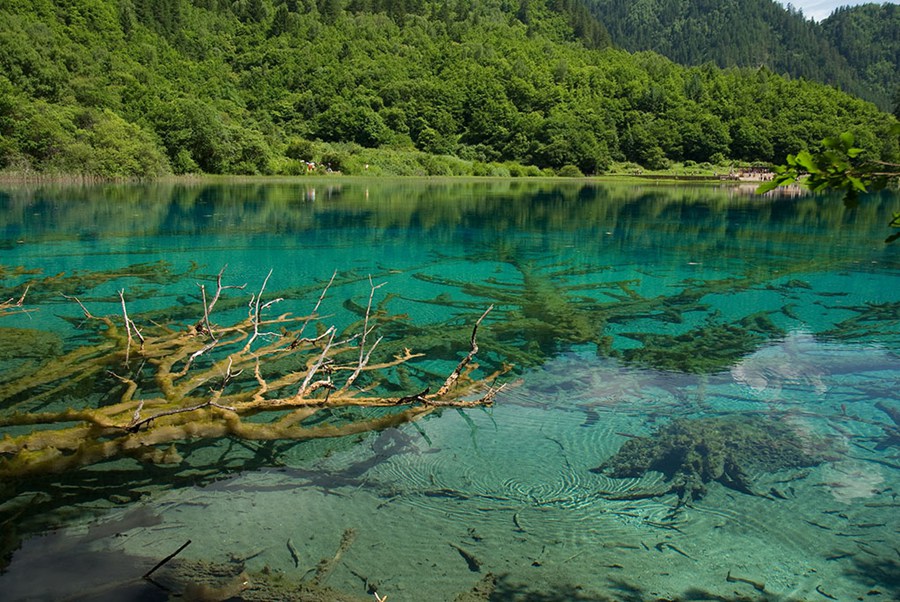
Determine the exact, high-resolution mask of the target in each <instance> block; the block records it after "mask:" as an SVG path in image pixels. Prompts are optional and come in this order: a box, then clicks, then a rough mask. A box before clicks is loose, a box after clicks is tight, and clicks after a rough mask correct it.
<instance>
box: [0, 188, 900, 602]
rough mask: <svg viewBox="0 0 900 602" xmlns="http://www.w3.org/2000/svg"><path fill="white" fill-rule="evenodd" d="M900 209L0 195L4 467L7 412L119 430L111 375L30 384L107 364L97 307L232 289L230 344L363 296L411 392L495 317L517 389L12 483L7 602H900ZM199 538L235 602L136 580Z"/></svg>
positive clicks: (203, 558) (190, 444)
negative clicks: (309, 586)
mask: <svg viewBox="0 0 900 602" xmlns="http://www.w3.org/2000/svg"><path fill="white" fill-rule="evenodd" d="M897 210H900V197H898V196H897V195H896V194H895V193H887V192H886V193H883V194H879V195H872V196H869V197H866V198H864V199H863V200H862V202H861V203H860V205H859V207H857V208H855V209H850V208H847V207H845V206H844V204H843V203H842V202H841V199H840V198H839V197H836V196H835V197H829V196H817V197H813V196H806V195H780V196H765V197H760V196H757V195H754V194H752V190H746V189H741V188H738V187H734V186H715V185H689V186H688V185H677V186H676V185H662V184H652V183H651V184H623V183H608V182H584V181H577V182H576V181H572V182H568V181H518V180H503V181H475V180H473V181H467V180H447V181H428V180H371V181H369V180H354V179H344V178H337V177H335V178H330V179H327V180H312V179H299V180H284V181H256V180H254V181H226V180H222V181H218V180H210V181H207V180H198V181H196V182H176V183H154V184H142V185H137V184H135V185H103V186H79V187H76V186H53V185H34V186H12V185H7V186H0V276H2V280H0V289H2V299H0V301H5V300H6V299H11V300H13V301H15V300H17V299H19V298H20V297H21V296H22V295H23V293H24V295H25V296H24V299H23V303H22V306H21V308H18V309H19V310H27V311H19V310H17V308H11V309H12V311H8V312H5V313H3V314H0V418H2V419H4V420H5V422H2V423H0V424H2V425H6V426H0V440H2V438H3V437H9V438H8V439H6V440H5V441H6V442H5V443H3V445H2V446H0V463H3V462H7V461H10V460H11V459H12V457H13V454H14V452H13V447H12V444H11V443H10V442H12V441H14V439H13V438H14V437H17V436H21V435H22V434H23V433H25V432H27V428H25V427H22V426H15V425H12V424H11V419H10V417H11V416H14V415H15V414H16V412H34V411H58V410H62V409H64V408H66V407H87V406H90V405H91V404H104V403H112V402H110V401H109V399H108V398H109V396H110V395H111V393H110V391H112V390H118V389H115V387H116V386H119V385H120V383H118V381H116V376H115V375H110V373H111V372H114V371H115V369H110V370H108V371H103V372H100V373H97V374H93V373H92V374H91V375H89V376H85V377H84V378H83V379H81V380H78V381H77V382H78V385H77V386H71V387H67V388H65V389H62V390H61V391H60V393H59V394H55V393H53V391H50V392H48V388H49V387H48V385H46V384H43V385H41V384H35V385H34V386H33V387H30V388H29V387H27V386H19V385H18V384H17V383H21V382H27V381H23V380H22V379H23V375H25V374H29V373H40V372H41V371H46V370H51V369H52V366H54V361H55V358H59V357H62V354H64V353H66V352H69V351H71V350H74V349H78V348H79V346H82V345H87V344H96V343H97V340H96V338H91V336H90V335H89V334H88V333H87V332H86V329H85V326H84V316H83V311H84V310H83V309H82V307H83V308H85V309H87V310H88V311H89V312H90V313H91V314H93V315H95V316H104V315H110V316H114V317H115V319H117V320H118V319H120V317H121V315H122V299H124V300H125V302H126V304H127V307H128V313H129V315H130V317H131V318H132V319H133V320H134V322H135V324H136V326H137V327H141V326H142V325H146V326H147V327H148V328H149V327H150V325H157V324H164V323H171V324H173V325H175V324H181V325H185V324H189V323H194V322H197V321H198V320H200V319H201V318H203V315H202V310H200V312H199V313H198V312H197V310H196V309H191V308H196V307H197V304H198V302H199V300H200V298H201V294H202V291H201V288H200V286H199V285H201V284H202V285H203V286H204V290H205V291H206V292H210V291H213V290H215V287H216V275H217V274H219V273H220V271H221V273H222V278H223V282H225V283H226V284H229V285H246V287H245V288H243V289H227V290H225V291H223V301H222V305H221V306H220V307H219V309H217V311H216V313H215V315H214V316H210V317H211V318H213V319H214V320H215V321H216V322H219V323H226V322H229V321H230V320H240V319H241V318H242V317H244V316H246V315H247V312H248V307H249V308H250V310H251V311H252V307H253V304H252V301H250V300H251V299H253V298H254V297H253V296H254V295H257V294H259V293H260V292H262V294H263V297H262V298H264V299H266V300H274V299H276V298H280V299H283V300H281V301H279V302H277V303H273V306H272V309H271V310H270V311H271V312H272V315H274V314H276V313H280V312H292V313H294V314H297V315H305V314H306V313H308V312H311V311H312V308H313V307H314V306H315V304H316V302H317V300H318V299H319V297H320V295H321V293H322V291H323V290H325V289H326V285H327V283H328V282H329V280H331V279H332V277H334V281H333V284H332V285H331V286H330V287H327V295H326V296H325V297H324V299H323V301H322V307H321V308H320V311H319V314H320V319H319V322H320V323H321V324H322V325H323V327H325V326H328V325H332V324H333V325H336V326H337V328H339V329H341V328H345V327H348V326H349V325H351V324H354V323H356V322H358V321H359V320H360V319H361V314H360V308H361V307H362V308H364V307H365V306H366V304H367V303H368V299H369V296H370V294H371V295H372V298H373V303H374V304H375V306H377V312H378V316H381V317H385V316H393V317H394V318H396V319H393V318H392V319H387V318H385V319H384V321H383V323H381V326H382V329H383V334H384V336H385V342H384V343H383V344H384V345H385V346H386V347H385V348H390V347H388V346H389V345H392V344H393V345H396V346H397V348H398V349H399V348H402V347H403V346H409V347H411V350H412V351H413V352H416V353H423V354H424V355H425V357H423V358H418V359H416V360H415V361H414V362H412V363H411V370H410V373H409V374H408V375H407V376H408V378H410V379H411V381H412V385H411V386H419V387H421V386H425V385H423V384H422V383H423V382H425V381H427V380H428V378H430V377H433V375H435V374H447V373H449V371H451V370H452V369H453V367H454V366H455V365H456V363H457V362H458V361H459V360H460V359H461V358H462V357H463V356H465V354H466V352H467V351H468V349H469V334H470V333H471V329H472V326H473V325H474V323H475V321H476V320H477V319H478V317H479V316H481V315H482V314H483V313H484V311H485V310H486V309H487V308H488V307H491V306H492V307H493V309H492V310H491V312H490V313H489V314H488V315H487V317H486V318H485V321H484V323H483V324H482V325H481V327H480V330H479V352H478V356H477V358H478V360H477V361H478V362H479V366H478V368H477V369H476V371H475V373H474V374H475V375H477V376H485V375H487V374H490V373H491V372H492V371H494V370H495V369H499V368H501V367H502V366H504V365H505V364H513V367H512V368H511V369H508V371H507V372H506V373H505V374H504V375H503V376H501V377H500V378H499V379H498V381H497V382H498V384H499V383H505V386H504V388H503V390H501V391H500V393H499V394H498V395H497V396H496V399H495V403H494V404H493V405H492V406H490V407H475V408H470V409H449V408H448V409H445V410H443V411H438V412H433V413H429V414H428V415H427V416H424V417H422V419H420V420H417V421H414V422H410V423H405V424H400V425H399V426H394V427H391V428H386V429H379V430H375V431H371V432H365V433H361V434H357V435H353V436H347V437H340V438H334V439H317V440H312V441H305V442H295V441H281V442H266V443H258V442H246V441H241V440H239V439H236V438H231V437H229V438H223V439H218V440H204V439H191V440H187V441H179V442H177V443H176V444H175V445H174V448H173V449H172V452H173V454H172V455H171V456H167V457H168V458H170V460H168V461H165V462H162V463H158V464H147V463H141V462H138V461H137V460H134V459H131V458H126V459H115V460H109V461H105V462H99V463H95V464H92V465H89V466H84V467H82V468H77V469H72V470H68V471H66V472H64V473H62V474H51V475H29V476H28V477H27V478H25V477H15V476H10V477H9V478H5V479H4V482H3V484H2V485H0V525H2V527H3V534H4V535H3V540H2V542H0V544H2V548H0V553H2V554H3V561H2V562H0V566H2V567H4V572H3V573H2V574H0V591H2V592H3V594H2V598H3V599H4V600H64V599H66V600H82V599H83V600H117V599H141V600H165V599H167V598H168V596H170V595H176V594H185V596H184V598H185V599H190V598H191V596H194V599H227V597H223V596H226V594H228V595H231V594H234V595H243V596H245V597H246V598H247V599H261V598H259V597H257V598H254V597H253V595H254V591H256V593H257V594H258V595H261V594H260V591H261V590H254V589H253V588H254V585H253V583H252V580H253V579H256V580H257V583H260V582H261V581H262V580H266V583H267V584H268V585H271V584H270V583H269V582H270V581H271V580H272V579H274V578H275V577H274V576H277V577H278V578H279V579H282V580H283V581H284V582H285V583H294V582H296V583H299V582H301V581H304V580H305V581H306V582H309V581H310V575H312V574H314V573H315V572H316V567H317V566H321V565H320V561H322V559H329V558H330V559H334V557H335V555H336V551H337V550H340V555H339V558H338V559H337V560H336V561H335V562H334V567H333V570H331V571H330V572H329V573H328V575H327V583H317V585H318V586H323V587H324V586H326V585H327V586H328V587H330V588H333V590H334V591H335V592H342V595H346V596H349V597H347V598H338V597H334V599H360V600H362V599H374V597H375V595H374V593H375V592H376V591H377V592H378V594H379V596H385V595H386V596H389V597H390V599H391V602H395V601H396V602H400V601H404V600H408V601H411V602H413V601H415V602H418V601H424V600H428V601H441V600H447V601H453V600H455V599H456V598H457V596H458V595H460V594H462V593H465V592H468V593H469V595H470V596H475V597H470V598H466V599H469V600H475V599H484V600H521V601H526V600H527V601H532V602H534V601H547V602H549V601H562V600H732V599H746V600H816V601H818V600H823V601H824V600H829V599H832V600H857V599H864V600H874V601H882V600H884V601H887V600H896V599H900V537H898V535H900V518H898V517H900V512H898V508H900V498H898V493H900V422H898V421H900V392H898V391H900V389H898V384H900V245H898V244H897V243H894V244H893V245H891V244H888V245H886V244H885V243H884V242H883V241H884V238H885V237H886V236H887V235H888V234H890V232H889V230H888V226H887V224H888V222H889V221H890V220H891V217H892V215H893V212H895V211H897ZM19 268H21V269H19ZM270 271H271V276H269V277H268V280H267V275H268V274H269V273H270ZM263 283H265V288H264V289H263ZM26 285H27V286H28V289H27V292H26V290H25V287H26ZM120 291H121V297H120ZM75 298H77V301H76V300H75ZM248 303H249V306H248ZM374 315H375V314H374V313H373V316H374ZM373 321H374V319H373ZM372 336H373V337H375V336H377V335H376V334H373V335H372ZM74 376H75V375H73V377H74ZM393 384H394V385H395V386H397V387H399V386H401V385H404V384H408V383H406V381H403V380H401V381H399V382H395V383H393ZM42 428H43V427H42ZM175 452H177V453H175ZM2 468H3V465H2V464H0V469H2ZM348 534H350V535H348ZM342 536H343V537H344V543H346V544H347V545H346V546H342V545H341V541H342ZM186 540H190V541H191V542H192V543H191V545H190V546H189V547H188V548H185V549H184V551H183V552H182V553H180V554H179V556H178V560H179V561H184V563H185V566H187V564H188V563H194V565H192V566H193V569H194V570H195V571H196V570H199V569H197V567H198V566H207V565H205V564H203V565H201V563H211V564H210V565H209V566H212V565H213V564H214V565H216V566H229V567H237V568H236V571H238V572H239V571H240V570H241V569H244V570H246V571H247V573H248V574H249V575H250V580H251V583H250V584H249V585H248V586H246V587H247V588H246V589H244V591H243V592H242V593H240V590H235V591H231V590H229V589H228V587H229V584H230V583H231V581H229V579H230V578H229V577H228V576H227V575H225V576H220V577H219V581H216V580H215V579H214V576H210V575H211V573H210V574H204V575H203V578H208V579H209V580H211V581H210V583H211V584H212V585H211V586H210V587H213V586H216V587H219V590H215V591H213V590H210V591H212V593H210V592H209V591H207V592H206V594H205V595H206V597H203V595H201V594H197V593H196V592H195V593H191V592H192V591H193V590H190V588H189V587H188V585H189V584H188V583H186V581H190V579H192V578H198V577H196V573H195V574H194V577H185V576H184V575H183V574H182V575H180V576H179V574H177V572H176V571H175V568H174V567H175V565H176V562H174V561H173V562H172V563H171V565H170V566H166V567H164V568H163V569H161V570H160V571H159V573H158V574H157V577H159V580H160V581H161V582H162V583H157V584H153V583H149V582H148V581H147V580H142V579H141V576H142V575H143V574H144V573H145V572H146V571H147V570H148V569H150V568H151V567H152V566H153V565H154V564H155V563H156V562H157V561H159V560H161V559H163V558H165V557H166V556H167V555H168V554H170V553H172V552H173V551H174V550H176V549H177V548H178V547H179V546H180V545H181V544H183V543H184V542H185V541H186ZM182 568H183V569H184V570H187V569H186V568H184V567H182ZM167 571H168V572H169V574H167ZM254 575H256V577H254ZM263 575H265V577H263ZM260 587H261V586H260ZM479 592H480V593H479ZM477 596H480V597H477ZM269 599H270V598H269ZM285 599H288V598H285Z"/></svg>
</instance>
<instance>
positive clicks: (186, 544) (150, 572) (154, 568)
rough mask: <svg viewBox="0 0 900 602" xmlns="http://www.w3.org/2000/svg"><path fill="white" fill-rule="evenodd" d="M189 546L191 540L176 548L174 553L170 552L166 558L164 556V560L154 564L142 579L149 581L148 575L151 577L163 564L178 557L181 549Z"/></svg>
mask: <svg viewBox="0 0 900 602" xmlns="http://www.w3.org/2000/svg"><path fill="white" fill-rule="evenodd" d="M189 545H191V540H190V539H189V540H187V541H186V542H184V543H183V544H181V547H180V548H178V549H177V550H175V551H174V552H172V553H171V554H169V555H168V556H166V557H165V558H163V559H162V560H160V561H159V562H157V563H156V566H154V567H153V568H152V569H150V570H149V571H147V572H146V573H144V576H143V577H142V578H143V579H149V578H150V575H152V574H153V573H155V572H156V570H157V569H159V568H160V567H162V565H164V564H165V563H167V562H169V561H170V560H172V559H173V558H175V557H176V556H178V555H179V554H180V553H181V551H182V550H183V549H185V548H186V547H188V546H189Z"/></svg>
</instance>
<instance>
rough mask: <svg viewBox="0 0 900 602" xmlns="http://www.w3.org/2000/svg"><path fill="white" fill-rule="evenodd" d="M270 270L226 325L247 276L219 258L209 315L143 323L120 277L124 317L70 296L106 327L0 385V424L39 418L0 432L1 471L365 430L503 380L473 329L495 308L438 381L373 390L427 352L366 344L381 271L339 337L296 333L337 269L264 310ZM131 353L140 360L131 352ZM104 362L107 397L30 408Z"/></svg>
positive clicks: (480, 400) (483, 400)
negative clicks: (221, 314)
mask: <svg viewBox="0 0 900 602" xmlns="http://www.w3.org/2000/svg"><path fill="white" fill-rule="evenodd" d="M270 276H271V272H269V274H268V275H267V276H266V278H265V280H264V282H263V283H262V286H261V287H260V290H259V292H258V293H257V294H254V295H252V298H251V300H250V303H249V311H248V312H247V315H246V317H245V318H243V319H239V320H238V321H237V322H236V323H233V324H231V325H221V324H219V325H214V322H213V314H212V310H213V308H214V306H215V305H216V302H217V301H218V300H219V298H220V296H221V295H222V293H223V291H225V290H227V289H231V288H235V289H243V286H240V287H232V286H226V285H223V283H222V272H220V273H219V275H218V277H217V289H216V293H215V295H214V296H213V298H212V300H210V301H209V302H208V303H207V300H206V298H205V291H203V289H202V287H201V292H202V293H203V296H204V299H203V315H202V316H200V317H199V318H198V319H197V321H196V322H193V323H191V324H189V325H187V326H181V327H179V326H177V325H171V324H169V325H159V324H155V323H151V324H149V325H146V326H143V327H142V328H141V329H138V326H137V324H135V322H134V321H133V320H132V318H131V317H130V316H129V313H128V310H127V307H126V305H125V292H124V290H122V291H119V301H120V303H121V317H119V318H117V317H116V316H106V317H95V316H94V315H93V314H92V313H91V312H90V311H89V310H88V309H87V307H85V306H84V304H82V303H81V302H80V301H79V300H78V299H76V298H74V297H72V299H74V300H75V301H76V302H77V303H78V304H79V306H80V307H81V309H82V311H83V313H84V315H85V318H86V319H87V321H86V323H85V324H87V325H95V326H96V327H98V328H97V330H98V332H99V333H100V334H101V335H102V336H101V338H100V340H99V341H97V340H95V338H94V339H89V341H90V342H87V343H85V344H84V345H82V346H81V347H79V348H76V349H74V350H73V351H71V352H69V353H68V354H65V355H63V356H60V357H58V358H54V359H51V360H49V361H48V362H47V363H46V364H45V366H43V367H42V369H41V370H40V371H39V373H36V374H28V375H24V376H22V377H20V378H19V379H13V381H11V382H7V383H4V384H3V386H2V387H0V404H5V405H9V404H10V403H12V405H11V406H10V407H11V409H12V411H11V412H9V413H7V414H6V416H5V417H3V418H0V428H3V427H10V426H14V425H15V426H19V427H21V426H29V425H30V426H37V425H43V426H42V427H41V429H39V430H33V431H32V432H29V433H26V434H19V435H16V436H6V437H3V438H2V439H0V478H7V477H13V476H22V475H37V474H42V473H53V472H61V471H65V470H70V469H73V468H77V467H79V466H86V465H90V464H94V463H97V462H101V461H104V460H107V459H111V458H116V457H121V456H130V457H134V458H137V459H139V460H141V461H151V462H164V463H167V462H177V461H180V456H179V455H178V453H177V451H175V448H173V447H171V445H172V444H173V443H178V442H181V441H186V440H189V439H197V438H206V439H215V438H221V437H237V438H240V439H246V440H277V439H289V440H304V439H315V438H323V437H339V436H344V435H350V434H356V433H363V432H367V431H372V430H378V429H383V428H388V427H391V426H396V425H399V424H403V423H405V422H409V421H411V420H416V419H419V418H421V417H423V416H425V415H427V414H429V413H431V412H433V411H435V410H436V409H438V408H441V407H460V408H466V407H474V406H479V405H489V404H491V403H492V402H493V400H494V397H495V396H496V394H497V392H498V391H500V390H501V389H502V387H494V386H489V383H491V382H493V381H494V380H495V379H496V377H497V376H498V375H499V374H501V373H503V372H504V371H505V368H503V369H500V370H497V371H496V372H495V373H493V374H490V375H488V376H485V377H482V378H473V373H474V371H475V370H476V368H477V365H476V364H474V363H473V361H472V360H473V358H474V357H475V354H476V353H477V351H478V344H477V338H476V335H477V331H478V328H479V326H480V325H481V323H482V321H483V320H484V318H485V317H486V316H487V314H488V312H490V309H491V308H488V310H487V311H485V312H484V313H483V314H482V315H481V317H480V318H479V319H478V320H477V321H476V323H475V325H474V326H473V328H472V335H471V339H470V349H469V351H468V353H467V354H466V356H465V357H464V358H463V359H462V360H461V361H460V362H459V364H458V365H457V366H456V369H455V370H454V371H453V372H452V373H451V374H450V375H449V376H448V377H447V378H446V379H445V380H444V382H443V384H442V385H441V386H440V387H439V388H438V389H437V391H436V392H435V393H430V392H429V391H430V390H431V388H430V387H428V386H424V387H422V388H419V389H418V390H417V392H412V393H406V394H400V395H387V394H381V395H379V394H377V393H376V391H379V390H385V391H386V389H380V388H379V387H380V385H381V384H382V383H385V382H395V381H396V380H402V379H397V378H396V377H392V376H391V375H392V374H393V373H394V371H395V370H396V369H397V368H399V367H401V366H403V365H404V364H406V363H408V362H410V361H411V360H414V359H416V358H419V357H421V354H416V353H413V352H412V351H411V350H409V349H405V350H404V351H403V352H402V353H399V354H398V355H396V356H395V357H393V358H390V357H381V358H378V359H377V360H376V359H375V356H374V351H375V349H376V348H377V347H378V343H379V342H380V341H381V340H382V338H381V337H379V338H377V339H376V340H375V342H374V343H372V344H371V345H368V344H367V341H368V340H369V338H370V335H372V333H373V332H374V330H375V328H376V326H377V323H380V322H381V320H382V317H379V321H378V322H376V321H375V320H373V319H372V318H373V314H372V308H373V302H374V296H375V293H376V291H377V290H378V289H379V288H380V287H381V286H383V285H381V284H379V285H375V284H374V283H372V281H371V279H370V281H369V284H370V290H369V301H368V305H367V306H366V313H365V317H364V319H363V321H362V325H361V330H360V331H359V332H357V333H356V334H355V335H350V336H342V337H339V336H338V334H337V329H336V327H335V326H329V327H328V328H324V327H322V328H320V329H319V330H320V333H321V334H319V335H318V336H315V337H304V336H303V331H304V329H305V328H306V327H307V326H308V325H309V324H310V323H311V322H313V321H318V320H319V318H318V313H317V312H318V310H319V307H320V305H321V303H322V300H323V299H324V298H325V293H326V291H327V290H328V289H329V287H330V285H331V283H332V282H333V281H334V276H332V279H331V281H329V283H328V284H327V285H326V286H325V288H324V290H323V291H322V293H321V295H320V297H319V299H318V302H317V303H316V304H315V307H314V308H313V312H312V313H311V314H310V315H308V316H303V317H294V316H291V315H290V314H287V313H286V314H282V315H280V316H278V317H275V318H267V317H265V312H266V310H267V309H269V308H270V307H271V306H272V305H273V304H274V303H276V302H280V301H281V299H275V300H272V301H268V302H265V301H263V300H262V296H263V294H264V292H265V289H266V285H267V283H268V281H269V278H270ZM23 298H24V295H23ZM121 323H124V326H125V327H124V332H122V329H121V328H120V325H121ZM292 327H298V329H297V330H291V328H292ZM267 329H273V331H271V332H265V330H267ZM275 329H277V330H278V332H274V330H275ZM323 329H324V330H323ZM214 331H215V332H214ZM262 337H265V341H264V342H263V339H262ZM135 338H140V345H137V344H136V341H135ZM123 357H124V358H125V359H126V363H125V366H126V367H127V368H128V372H127V373H126V374H125V375H119V374H116V373H115V372H113V371H112V369H113V368H112V367H113V366H114V365H117V364H118V365H119V366H121V360H122V358H123ZM131 358H133V359H137V360H140V361H139V362H134V363H131V364H129V363H128V361H127V360H128V359H131ZM134 366H137V367H136V368H135V367H134ZM103 375H108V376H109V377H111V378H112V379H114V381H117V382H118V383H119V384H120V387H121V388H119V387H115V388H114V389H113V390H112V391H110V394H111V395H112V397H111V398H110V399H108V401H107V402H106V403H105V404H99V405H95V404H91V405H87V404H82V407H79V405H78V403H77V402H74V403H72V404H71V407H68V408H65V409H62V410H56V411H47V412H41V411H35V410H34V409H33V408H36V407H46V406H47V405H48V404H51V405H57V406H58V405H59V403H60V402H61V401H62V399H61V398H60V395H61V393H62V392H63V391H66V390H67V389H68V387H69V386H70V385H71V384H72V383H74V382H78V381H79V380H81V379H86V378H98V377H101V376H103ZM342 375H343V376H342ZM393 386H394V387H396V385H393ZM38 404H40V405H38ZM17 407H20V408H22V409H21V410H19V411H16V408H17ZM354 408H374V409H376V411H374V412H373V411H368V412H365V413H364V412H359V411H357V410H355V409H354ZM379 408H380V409H379ZM322 412H325V413H322ZM322 416H324V417H325V418H322ZM313 417H315V420H311V419H312V418H313ZM250 418H253V419H252V420H250ZM47 427H49V428H47ZM164 446H169V447H168V448H166V447H164Z"/></svg>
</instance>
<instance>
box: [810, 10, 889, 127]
mask: <svg viewBox="0 0 900 602" xmlns="http://www.w3.org/2000/svg"><path fill="white" fill-rule="evenodd" d="M822 27H823V28H824V29H825V33H826V35H827V36H828V39H829V40H830V41H831V43H832V44H833V45H834V47H835V48H837V49H838V51H839V52H840V53H841V55H842V56H843V57H844V58H846V59H847V62H848V63H849V65H850V66H851V67H852V68H853V69H855V70H856V72H857V73H858V74H859V76H860V78H861V79H862V81H863V83H864V85H865V86H866V89H867V91H868V94H869V97H870V98H873V99H876V100H879V101H880V104H881V105H882V106H883V107H886V108H890V109H893V111H894V114H895V115H898V114H900V6H898V5H896V4H881V5H879V4H861V5H859V6H843V7H840V8H838V9H837V10H835V11H834V12H833V13H832V14H831V16H830V17H828V18H827V19H826V20H824V21H822ZM885 102H886V103H887V104H885Z"/></svg>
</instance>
